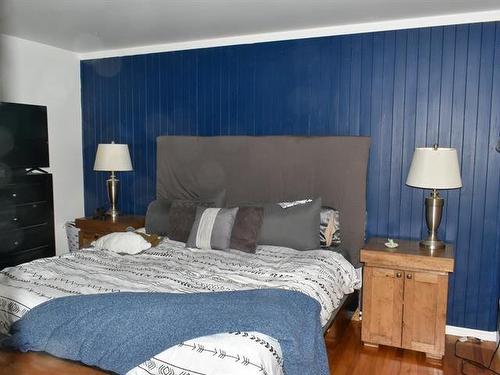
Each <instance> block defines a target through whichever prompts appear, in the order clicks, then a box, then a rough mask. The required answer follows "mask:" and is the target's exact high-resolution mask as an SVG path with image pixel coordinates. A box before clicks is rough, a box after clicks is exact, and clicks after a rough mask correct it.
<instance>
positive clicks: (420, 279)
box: [360, 238, 454, 359]
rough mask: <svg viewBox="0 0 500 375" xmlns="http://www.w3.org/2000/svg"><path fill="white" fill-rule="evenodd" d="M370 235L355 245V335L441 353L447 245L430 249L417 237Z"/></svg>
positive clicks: (371, 341)
mask: <svg viewBox="0 0 500 375" xmlns="http://www.w3.org/2000/svg"><path fill="white" fill-rule="evenodd" d="M384 242H386V240H385V239H382V238H373V239H371V240H370V241H369V242H368V243H367V244H366V245H365V246H364V247H363V249H362V250H361V254H360V258H361V262H363V263H364V264H365V267H364V270H363V321H362V329H361V338H362V340H363V343H364V344H366V345H371V346H378V345H379V344H382V345H389V346H395V347H398V348H405V349H412V350H417V351H421V352H425V353H426V356H427V357H430V358H433V359H441V358H442V356H443V355H444V344H445V325H446V307H447V297H448V273H450V272H453V266H454V258H453V248H452V246H450V245H446V248H444V249H442V250H440V251H435V252H434V254H432V255H431V254H430V252H429V250H425V249H422V248H420V246H419V243H418V241H403V240H400V241H396V242H398V243H399V247H397V248H395V249H389V248H387V247H385V246H384Z"/></svg>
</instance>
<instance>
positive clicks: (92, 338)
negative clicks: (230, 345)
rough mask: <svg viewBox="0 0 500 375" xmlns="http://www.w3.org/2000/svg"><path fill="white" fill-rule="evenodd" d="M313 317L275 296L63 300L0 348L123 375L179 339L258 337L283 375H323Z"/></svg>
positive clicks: (35, 314) (315, 311)
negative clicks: (273, 349)
mask: <svg viewBox="0 0 500 375" xmlns="http://www.w3.org/2000/svg"><path fill="white" fill-rule="evenodd" d="M319 313H320V306H319V304H318V302H317V301H315V300H314V299H312V298H310V297H308V296H306V295H304V294H302V293H299V292H294V291H287V290H278V289H263V290H248V291H237V292H218V293H193V294H177V293H111V294H97V295H82V296H71V297H62V298H57V299H54V300H51V301H48V302H45V303H43V304H41V305H39V306H37V307H35V308H33V309H32V310H31V311H29V312H28V313H26V314H25V315H24V317H23V318H21V319H20V320H18V321H17V322H16V323H14V324H13V325H12V328H11V334H12V336H10V337H8V338H6V339H4V341H3V342H2V346H5V347H10V348H13V349H16V350H20V351H44V352H47V353H50V354H52V355H55V356H57V357H62V358H67V359H71V360H75V361H80V362H83V363H86V364H88V365H91V366H97V367H100V368H102V369H104V370H110V371H114V372H117V373H119V374H124V373H126V372H127V371H129V370H131V369H132V368H134V367H136V366H137V365H139V364H141V363H142V362H144V361H146V360H148V359H149V358H151V357H153V356H154V355H156V354H158V353H160V352H162V351H164V350H165V349H167V348H169V347H171V346H174V345H176V344H178V343H180V342H183V341H186V340H190V339H193V338H196V337H201V336H207V335H211V334H215V333H222V332H235V331H258V332H261V333H263V334H266V335H269V336H271V337H274V338H275V339H277V340H278V341H279V343H280V345H281V349H282V352H283V360H284V371H285V374H286V375H308V374H310V375H327V374H328V361H327V356H326V351H325V342H324V339H323V334H322V327H321V323H320V320H319Z"/></svg>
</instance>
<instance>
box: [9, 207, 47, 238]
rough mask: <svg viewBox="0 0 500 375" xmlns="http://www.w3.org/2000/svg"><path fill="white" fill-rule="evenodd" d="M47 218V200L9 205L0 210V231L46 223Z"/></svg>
mask: <svg viewBox="0 0 500 375" xmlns="http://www.w3.org/2000/svg"><path fill="white" fill-rule="evenodd" d="M49 218H50V210H49V205H48V203H47V202H40V203H28V204H23V205H19V206H9V207H7V208H6V209H2V210H0V231H5V230H13V229H17V228H23V227H29V226H33V225H40V224H46V223H47V222H48V220H49Z"/></svg>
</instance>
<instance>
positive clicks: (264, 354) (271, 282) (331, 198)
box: [0, 136, 369, 375]
mask: <svg viewBox="0 0 500 375" xmlns="http://www.w3.org/2000/svg"><path fill="white" fill-rule="evenodd" d="M368 148H369V139H368V138H365V137H274V136H272V137H175V136H163V137H159V138H158V140H157V194H158V198H168V199H173V198H181V199H182V198H184V199H185V198H197V197H199V195H200V194H201V193H200V192H201V191H202V190H205V191H206V190H207V189H208V190H212V191H217V190H221V189H223V190H224V191H225V195H226V201H227V205H236V204H238V202H270V201H271V202H272V201H282V200H294V199H298V198H302V197H315V196H321V197H322V199H323V202H324V204H325V205H330V206H332V207H336V208H338V209H339V210H340V211H341V214H342V247H341V250H340V249H337V250H339V251H332V250H313V251H307V252H300V251H296V250H294V249H288V248H283V247H276V246H259V248H258V250H257V252H256V254H246V253H242V252H239V251H229V252H220V251H214V250H195V249H187V248H186V247H185V245H184V244H183V243H178V242H175V241H170V240H168V239H166V240H164V241H163V242H162V243H161V244H160V245H159V246H158V247H156V248H153V249H150V250H148V251H146V252H145V253H144V254H141V255H140V256H123V255H116V254H114V253H111V252H107V251H81V252H77V253H75V254H69V255H64V256H61V257H55V258H48V259H42V260H37V261H34V262H31V263H27V264H25V265H21V266H18V267H13V268H9V269H6V270H4V271H2V273H0V331H3V332H6V331H7V330H8V329H9V327H10V325H11V324H12V323H13V322H14V321H15V320H17V319H19V318H20V317H21V316H23V315H24V314H25V313H26V312H27V311H29V310H30V309H31V308H32V307H34V306H37V305H38V304H40V303H42V302H44V301H47V300H50V299H54V298H58V297H62V296H67V295H73V294H97V293H112V292H117V291H120V292H124V291H132V292H138V291H147V292H165V291H167V292H181V293H190V292H213V291H225V290H245V289H259V288H284V289H290V290H298V291H301V292H302V293H304V294H306V295H309V296H311V297H313V298H314V299H316V300H317V301H318V302H319V304H320V305H321V313H320V315H321V316H320V319H321V324H322V326H323V327H324V329H325V330H326V329H327V328H328V327H329V326H330V325H331V324H332V321H333V320H334V319H335V316H336V315H337V314H338V312H339V311H342V307H343V305H344V304H345V303H346V299H348V296H349V295H350V294H351V293H352V292H353V291H354V290H355V289H358V288H359V287H360V284H361V281H360V276H359V274H358V273H357V272H356V271H355V268H356V267H358V266H359V249H360V248H361V246H362V244H363V241H364V221H365V189H366V187H365V186H366V182H365V180H366V165H367V158H368ZM214 271H216V272H214ZM263 280H265V282H264V281H263ZM249 344H250V345H251V346H253V347H252V348H249ZM269 348H272V350H270V349H269ZM165 349H166V350H165V351H164V352H161V353H158V354H157V355H155V356H154V357H151V358H150V359H149V360H147V361H145V362H144V363H141V364H140V365H139V366H137V367H136V368H134V369H132V370H131V371H130V372H129V374H130V375H139V374H140V375H142V374H146V373H162V372H165V371H166V370H168V371H170V372H169V373H171V374H177V373H193V374H195V373H198V371H199V370H200V367H196V366H195V368H189V369H187V367H186V366H188V365H190V364H191V365H192V364H193V362H197V364H198V366H199V364H200V363H202V364H203V361H209V360H211V361H213V358H217V360H216V362H220V363H217V364H216V365H215V366H224V364H225V363H228V364H229V362H230V365H229V366H240V367H236V368H234V367H232V368H233V370H232V371H233V372H235V371H237V372H238V373H240V374H247V373H248V374H254V373H265V374H269V375H271V374H281V373H282V362H283V358H282V355H281V351H280V345H279V342H276V340H274V338H273V337H269V336H266V335H263V334H261V333H259V332H252V331H246V332H231V333H227V332H226V333H220V334H217V335H211V336H207V337H198V338H193V340H187V341H184V342H182V343H179V345H177V346H176V347H172V348H165ZM193 353H196V355H197V356H198V359H199V360H195V361H193ZM221 353H223V354H221ZM209 357H210V359H209ZM204 358H205V359H204ZM206 363H208V362H206ZM201 369H204V366H203V365H202V366H201ZM189 371H191V372H189ZM229 372H231V370H229ZM200 373H201V372H200ZM203 373H210V372H203Z"/></svg>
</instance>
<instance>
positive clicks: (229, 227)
mask: <svg viewBox="0 0 500 375" xmlns="http://www.w3.org/2000/svg"><path fill="white" fill-rule="evenodd" d="M237 212H238V207H235V208H205V207H198V208H197V209H196V218H195V220H194V223H193V228H192V229H191V232H190V233H189V238H188V240H187V243H186V246H187V247H196V248H199V249H216V250H226V249H229V244H230V241H231V233H232V231H233V225H234V220H235V218H236V213H237Z"/></svg>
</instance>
